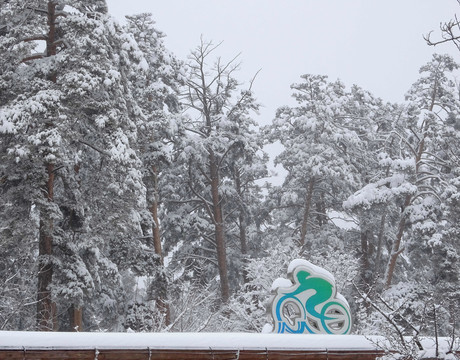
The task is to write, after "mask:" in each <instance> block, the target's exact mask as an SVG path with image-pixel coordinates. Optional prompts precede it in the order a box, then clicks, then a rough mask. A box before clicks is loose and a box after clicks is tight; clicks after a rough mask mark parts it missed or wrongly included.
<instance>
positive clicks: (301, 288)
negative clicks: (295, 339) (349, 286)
mask: <svg viewBox="0 0 460 360" xmlns="http://www.w3.org/2000/svg"><path fill="white" fill-rule="evenodd" d="M288 277H289V278H290V280H287V279H277V280H275V281H274V283H273V285H272V290H273V291H274V292H275V294H276V295H275V296H274V298H273V301H272V308H271V313H272V317H273V321H274V325H275V327H274V332H276V333H294V334H300V333H307V334H348V333H349V332H350V330H351V315H350V307H349V305H348V303H347V300H346V299H345V298H344V297H343V296H342V295H341V294H339V293H337V288H336V285H335V279H334V277H333V276H332V274H331V273H330V272H329V271H327V270H324V269H322V268H320V267H318V266H316V265H313V264H312V263H310V262H308V261H306V260H302V259H297V260H294V261H292V262H291V264H290V265H289V268H288Z"/></svg>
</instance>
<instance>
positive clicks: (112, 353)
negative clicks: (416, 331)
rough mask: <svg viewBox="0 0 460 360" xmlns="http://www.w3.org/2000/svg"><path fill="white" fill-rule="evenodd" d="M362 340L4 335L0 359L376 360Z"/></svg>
mask: <svg viewBox="0 0 460 360" xmlns="http://www.w3.org/2000/svg"><path fill="white" fill-rule="evenodd" d="M377 340H379V339H378V338H375V339H374V340H372V339H369V338H366V337H364V336H358V335H303V334H289V335H286V334H246V333H60V332H17V331H12V332H8V331H3V332H2V331H0V359H2V360H3V359H21V360H22V359H27V360H32V359H91V360H94V359H97V360H109V359H114V360H115V359H118V360H137V359H139V360H149V359H150V360H155V359H158V360H159V359H162V360H169V359H216V360H217V359H241V360H243V359H246V360H250V359H263V360H267V359H269V360H275V359H305V360H309V359H325V360H326V359H336V360H340V359H361V360H367V359H375V358H376V357H377V356H382V355H383V351H382V350H379V349H378V347H377V346H376V345H375V343H374V341H377Z"/></svg>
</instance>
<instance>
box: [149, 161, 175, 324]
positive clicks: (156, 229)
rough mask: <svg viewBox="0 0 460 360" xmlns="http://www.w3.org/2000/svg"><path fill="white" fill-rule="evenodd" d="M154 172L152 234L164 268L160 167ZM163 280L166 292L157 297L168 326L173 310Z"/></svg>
mask: <svg viewBox="0 0 460 360" xmlns="http://www.w3.org/2000/svg"><path fill="white" fill-rule="evenodd" d="M152 172H153V192H154V195H153V203H152V205H151V206H150V213H151V215H152V219H153V224H152V234H153V247H154V249H155V254H156V255H158V256H159V259H160V266H161V267H162V268H163V269H164V258H163V250H162V246H161V233H160V221H159V219H158V206H159V197H158V169H157V167H156V166H153V167H152ZM161 281H163V282H164V284H163V288H164V294H159V295H158V296H157V298H156V299H155V302H156V305H157V307H158V309H159V310H160V312H161V313H162V314H163V316H164V320H165V325H166V326H168V325H170V324H171V310H170V307H169V303H168V299H167V292H168V291H167V280H166V279H165V278H163V277H162V278H161Z"/></svg>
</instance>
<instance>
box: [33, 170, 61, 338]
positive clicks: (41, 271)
mask: <svg viewBox="0 0 460 360" xmlns="http://www.w3.org/2000/svg"><path fill="white" fill-rule="evenodd" d="M46 168H47V174H48V181H47V182H46V186H45V187H44V191H45V197H46V199H47V201H49V202H52V201H53V196H54V165H53V164H47V166H46ZM49 215H50V214H46V213H43V212H42V213H41V214H40V231H39V238H38V256H39V257H38V275H37V276H38V289H37V290H38V291H37V327H38V330H40V331H52V330H56V328H57V322H56V304H55V303H54V302H53V300H52V296H51V289H50V287H51V282H52V280H53V265H52V262H51V256H52V255H53V235H52V234H53V220H52V217H51V216H49Z"/></svg>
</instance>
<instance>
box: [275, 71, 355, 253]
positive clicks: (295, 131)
mask: <svg viewBox="0 0 460 360" xmlns="http://www.w3.org/2000/svg"><path fill="white" fill-rule="evenodd" d="M302 79H303V82H302V83H299V84H294V85H292V88H293V90H294V94H293V96H294V97H295V99H296V100H297V102H298V106H296V107H288V106H285V107H282V108H280V109H278V111H277V114H276V118H275V119H274V120H273V124H272V125H271V126H270V127H268V128H267V129H266V132H267V136H268V139H269V140H270V141H273V142H274V141H278V140H279V141H280V143H281V144H282V145H283V147H284V149H283V151H282V152H281V153H280V154H279V155H278V156H277V157H276V159H275V162H276V163H279V164H281V165H282V166H283V167H284V168H285V169H286V170H287V172H288V174H287V176H286V179H285V181H284V184H283V186H282V188H280V189H279V190H278V191H277V192H278V193H277V194H276V196H278V199H277V200H276V202H275V203H273V204H272V207H273V208H276V209H278V210H279V211H278V214H279V216H280V219H279V221H281V222H282V224H284V225H282V226H285V228H286V230H287V233H286V236H289V237H291V236H294V237H296V240H297V242H298V244H299V246H300V247H304V248H312V246H313V242H314V238H316V239H318V237H317V236H316V235H314V234H315V232H317V231H318V229H321V228H322V227H324V226H325V227H326V228H327V227H328V226H329V225H330V224H331V223H330V222H329V221H328V215H327V214H328V211H331V210H339V211H340V210H341V202H342V200H343V199H344V198H345V197H346V195H347V194H348V193H350V192H351V191H352V190H353V189H354V186H356V184H357V183H358V179H359V178H358V176H357V175H358V166H357V163H358V161H359V157H360V155H361V152H360V148H361V147H362V140H361V139H360V134H359V133H358V132H357V131H356V130H355V126H354V124H353V122H352V121H350V119H352V118H353V114H350V113H349V112H348V109H347V103H348V101H349V97H350V95H349V94H348V93H347V91H346V90H345V86H344V85H343V84H342V83H341V82H340V81H335V82H329V81H328V80H327V77H326V76H316V75H304V76H302ZM328 224H329V225H328ZM324 229H325V228H324ZM289 232H291V234H290V235H288V233H289ZM331 240H332V239H331Z"/></svg>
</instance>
